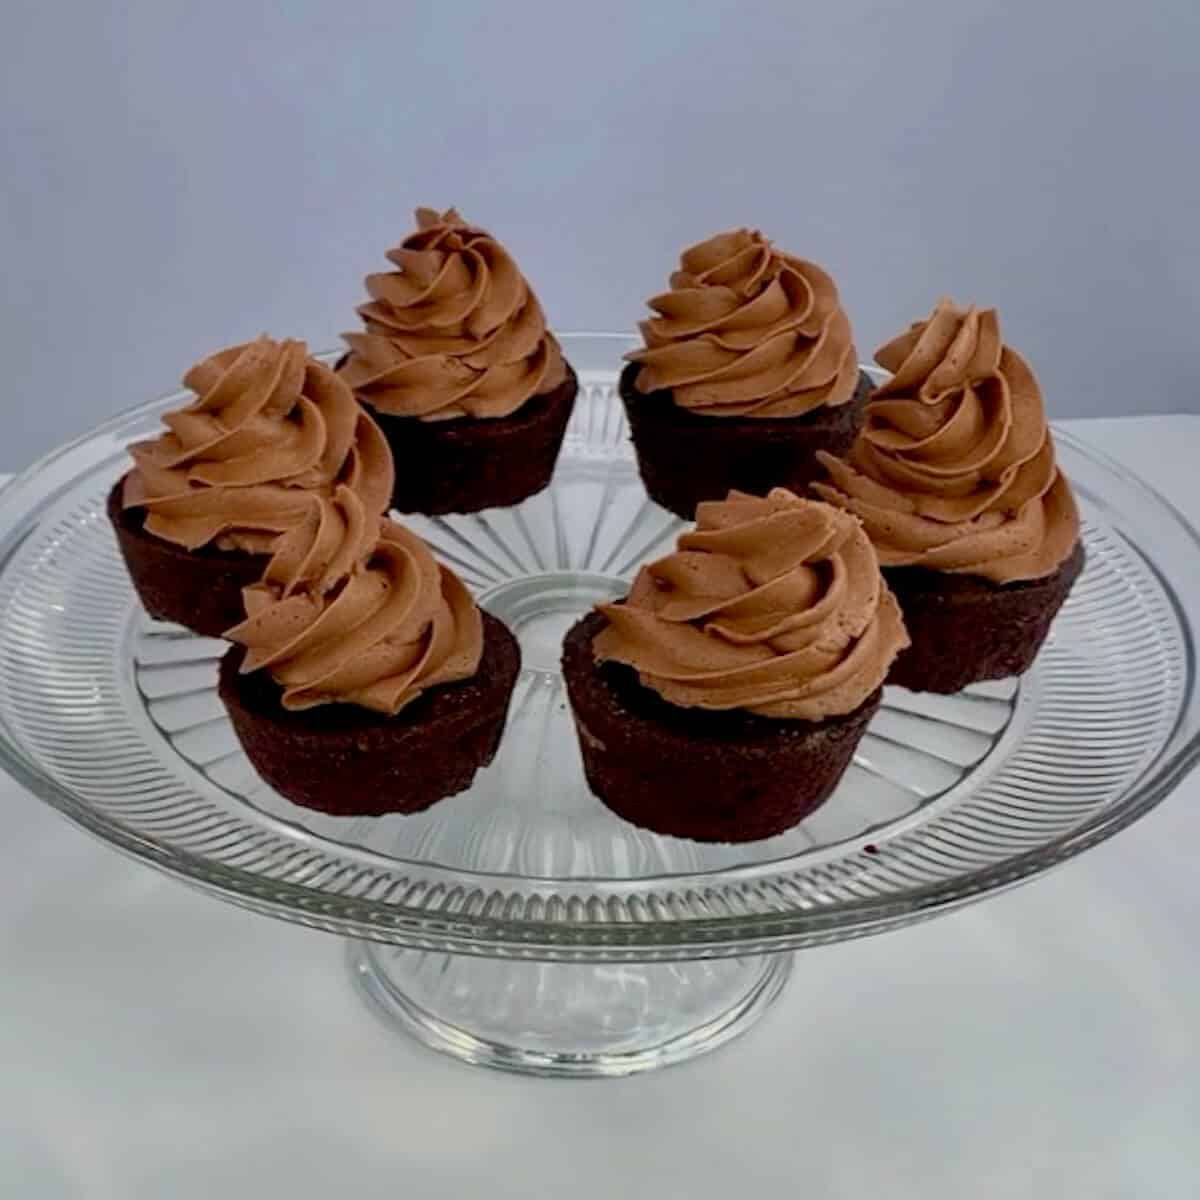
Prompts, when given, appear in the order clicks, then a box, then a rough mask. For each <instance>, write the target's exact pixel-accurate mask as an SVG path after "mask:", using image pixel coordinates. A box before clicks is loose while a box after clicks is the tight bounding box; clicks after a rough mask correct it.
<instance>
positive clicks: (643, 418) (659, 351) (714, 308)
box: [621, 229, 871, 519]
mask: <svg viewBox="0 0 1200 1200" xmlns="http://www.w3.org/2000/svg"><path fill="white" fill-rule="evenodd" d="M649 303H650V307H651V308H652V309H653V310H654V314H655V315H654V316H653V317H651V318H650V319H649V320H646V321H643V322H642V323H641V330H642V335H643V337H644V339H645V343H646V345H645V349H643V350H638V351H636V352H634V353H632V354H630V355H628V358H629V359H630V365H629V366H628V367H626V369H625V371H624V373H623V374H622V376H621V396H622V399H623V400H624V402H625V410H626V412H627V414H628V417H629V425H630V430H631V432H632V434H633V444H634V448H635V450H636V451H637V458H638V466H639V468H640V471H641V475H642V480H643V482H644V483H645V485H646V490H647V491H648V492H649V494H650V495H651V497H652V498H653V499H655V500H656V501H658V503H659V504H661V505H663V507H665V508H668V509H670V510H671V511H672V512H674V513H677V514H678V515H679V516H681V517H685V518H688V519H690V518H691V516H692V514H693V513H694V512H695V510H696V505H697V504H698V503H699V502H700V501H702V500H714V499H720V498H722V497H723V496H724V495H725V494H726V492H728V491H729V490H730V489H731V488H738V489H741V490H743V491H747V492H752V493H756V494H760V495H761V494H763V493H765V492H767V491H769V490H770V489H771V488H772V487H786V488H790V489H791V490H793V491H796V492H803V491H804V489H805V488H806V487H807V485H808V484H809V482H810V481H811V480H812V479H814V478H817V477H818V476H820V475H821V469H820V466H819V464H818V462H817V458H816V455H817V452H818V451H821V450H825V451H829V452H831V453H834V454H842V453H844V452H845V451H847V450H848V449H849V448H850V445H851V443H852V442H853V441H854V437H855V434H856V433H857V432H858V429H859V426H860V424H861V420H862V408H863V403H864V401H865V398H866V395H867V393H868V392H869V391H870V388H871V383H870V380H869V378H868V377H867V376H866V375H865V374H863V373H861V372H860V371H859V369H858V360H857V355H856V353H855V349H854V339H853V337H852V335H851V331H850V321H849V319H848V318H847V316H846V313H845V310H844V309H843V308H842V306H841V303H840V301H839V299H838V293H837V288H836V287H835V286H834V282H833V280H832V279H831V278H830V277H829V275H828V274H827V273H826V272H825V271H823V270H822V269H821V268H820V267H818V266H817V265H816V264H815V263H811V262H807V261H805V260H804V259H800V258H796V257H794V256H793V255H790V254H785V253H783V252H782V251H780V250H777V249H776V248H775V247H774V246H773V245H772V244H771V243H770V242H769V241H767V239H766V238H764V237H763V235H762V234H761V233H758V232H757V231H752V230H748V229H737V230H734V231H733V232H730V233H721V234H718V235H717V236H716V237H712V238H709V239H708V241H705V242H701V243H700V244H699V245H696V246H693V247H691V248H690V249H689V250H685V251H684V252H683V254H682V255H681V257H680V260H679V269H678V270H677V271H676V272H675V273H674V274H673V275H672V276H671V288H670V291H667V292H664V293H662V295H659V296H655V297H654V298H653V299H652V300H650V302H649Z"/></svg>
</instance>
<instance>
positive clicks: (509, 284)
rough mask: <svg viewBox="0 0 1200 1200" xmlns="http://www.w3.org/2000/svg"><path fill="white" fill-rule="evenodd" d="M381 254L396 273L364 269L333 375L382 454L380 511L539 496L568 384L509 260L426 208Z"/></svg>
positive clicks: (473, 231)
mask: <svg viewBox="0 0 1200 1200" xmlns="http://www.w3.org/2000/svg"><path fill="white" fill-rule="evenodd" d="M387 257H388V258H389V259H390V260H391V262H392V263H393V264H394V265H395V267H396V268H397V269H396V270H394V271H388V272H385V273H382V274H375V275H368V276H367V291H368V292H369V294H370V296H371V299H370V301H369V302H368V303H366V304H364V305H363V306H362V307H361V308H359V310H358V312H359V315H360V316H361V317H362V319H363V323H364V325H365V326H366V328H365V331H364V332H361V333H347V334H346V335H345V340H346V343H347V345H348V346H349V348H350V349H349V353H348V354H347V355H346V356H345V358H344V359H343V360H342V362H341V363H340V364H339V367H338V369H339V372H340V374H341V376H342V378H343V379H345V380H346V382H347V383H348V384H349V385H350V386H351V387H352V388H353V389H354V390H355V392H356V393H357V395H358V397H359V399H360V400H361V401H362V402H363V404H364V405H366V406H367V408H368V410H369V411H370V412H371V413H372V414H373V415H374V417H375V418H376V420H377V421H378V422H379V425H380V428H381V429H382V430H383V433H384V435H385V437H386V438H387V440H388V443H389V444H390V446H391V448H392V453H393V455H394V457H395V460H396V465H397V471H396V485H395V492H394V495H393V507H395V508H397V509H399V510H400V511H401V512H418V513H430V514H434V513H450V512H475V511H478V510H479V509H484V508H495V507H499V506H503V505H512V504H517V503H519V502H520V501H521V500H524V499H525V498H526V497H528V496H531V495H533V494H534V493H535V492H539V491H541V490H542V489H543V488H544V487H546V485H547V484H548V483H549V482H550V477H551V475H552V474H553V472H554V464H555V461H556V460H557V458H558V452H559V448H560V446H561V445H562V440H563V435H564V433H565V431H566V428H567V421H568V420H569V419H570V416H571V410H572V407H573V406H574V403H575V392H576V380H575V375H574V372H573V371H572V370H571V368H570V367H569V366H568V365H567V363H566V361H565V360H564V358H563V356H562V351H561V350H560V349H559V346H558V342H557V341H556V340H555V339H554V336H553V335H552V334H551V333H550V331H549V330H548V329H547V327H546V319H545V316H544V315H543V313H542V307H541V305H540V304H539V303H538V299H537V297H536V296H535V295H534V293H533V291H532V289H531V288H530V287H529V284H528V283H527V282H526V280H525V278H524V276H523V275H522V274H521V272H520V271H519V270H518V269H517V266H516V264H515V263H514V262H513V260H512V257H511V256H510V255H509V253H508V252H507V251H506V250H505V249H504V247H503V246H501V245H500V243H499V242H497V241H496V239H495V238H493V237H492V236H491V235H490V234H488V233H486V232H484V231H483V230H482V229H479V228H477V227H475V226H473V225H468V224H467V223H466V222H465V221H464V220H463V219H462V218H461V217H460V216H459V215H458V213H457V212H455V211H454V209H450V210H448V211H447V212H445V213H440V214H439V213H437V212H435V211H434V210H432V209H427V208H421V209H418V210H417V231H416V232H415V233H412V234H410V235H409V236H408V237H407V238H405V239H404V241H403V242H402V243H401V244H400V246H399V247H397V248H396V249H395V250H392V251H390V252H389V253H388V256H387Z"/></svg>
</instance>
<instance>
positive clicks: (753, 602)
mask: <svg viewBox="0 0 1200 1200" xmlns="http://www.w3.org/2000/svg"><path fill="white" fill-rule="evenodd" d="M696 519H697V526H696V530H695V531H694V532H693V533H687V534H684V535H683V536H682V537H681V538H680V539H679V543H678V549H677V550H676V552H675V553H674V554H671V555H668V556H667V557H666V558H664V559H661V560H659V561H658V562H655V563H651V564H650V565H649V566H646V567H643V568H642V570H641V571H640V572H639V574H638V577H637V579H636V580H635V582H634V585H633V589H632V591H631V592H630V593H629V597H628V599H627V600H626V601H625V602H624V603H623V604H608V605H602V606H601V611H602V612H603V613H604V615H605V616H606V617H607V618H608V620H609V625H608V627H607V628H605V629H604V630H602V631H601V632H600V633H599V634H597V635H596V638H595V640H594V642H593V648H594V652H595V656H596V660H597V661H598V662H604V661H608V660H611V661H615V662H620V663H625V664H626V665H628V666H630V667H633V668H634V669H635V670H636V671H637V673H638V677H639V678H640V679H641V681H642V683H643V684H645V685H646V686H647V687H649V688H652V689H653V690H654V691H656V692H658V694H659V695H660V696H662V697H663V699H664V700H667V701H669V702H670V703H672V704H676V705H679V706H680V707H684V708H689V707H691V708H707V709H733V708H740V709H746V710H748V711H749V712H752V713H758V714H760V715H762V716H766V717H782V718H792V719H797V720H805V721H819V720H823V719H824V718H827V717H832V716H841V715H845V714H846V713H850V712H853V711H854V710H855V709H856V708H858V707H859V706H860V705H861V704H863V703H864V701H866V700H867V699H868V698H869V697H870V696H871V695H872V694H873V693H874V692H875V691H876V689H877V688H879V686H880V685H881V684H882V683H883V681H884V678H885V676H886V675H887V673H888V668H889V667H890V666H891V663H892V659H893V658H895V656H896V655H897V654H898V653H899V652H900V651H901V650H902V649H904V647H905V646H907V645H908V636H907V634H906V633H905V630H904V625H903V622H902V621H901V619H900V610H899V608H898V606H897V604H896V600H895V598H894V597H893V596H892V594H891V592H890V591H889V590H888V588H887V586H886V584H885V583H884V582H883V579H882V577H881V576H880V573H879V566H878V563H877V562H876V559H875V552H874V550H872V548H871V543H870V542H869V541H868V540H867V537H866V534H865V533H864V532H863V530H862V527H861V526H860V525H859V523H858V521H856V520H855V519H854V518H853V517H850V516H848V515H847V514H846V513H844V512H841V511H840V510H839V509H836V508H832V507H830V506H829V505H827V504H821V503H819V502H818V501H815V500H801V499H800V498H799V497H797V496H795V495H793V493H791V492H789V491H787V490H785V489H783V488H775V489H774V490H773V491H772V492H771V493H770V494H769V495H768V496H766V497H765V498H763V497H758V496H748V495H746V494H744V493H742V492H736V491H734V492H730V493H729V496H728V498H727V499H725V500H712V501H706V502H704V503H702V504H701V505H700V506H699V507H698V509H697V510H696Z"/></svg>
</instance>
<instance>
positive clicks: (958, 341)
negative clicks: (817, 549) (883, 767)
mask: <svg viewBox="0 0 1200 1200" xmlns="http://www.w3.org/2000/svg"><path fill="white" fill-rule="evenodd" d="M876 359H877V361H878V362H879V365H880V366H882V367H886V368H887V369H888V370H889V371H891V372H892V377H891V379H889V380H888V382H887V383H885V384H883V385H882V386H881V387H880V388H879V389H878V390H877V391H876V392H875V394H874V396H873V397H872V400H871V403H870V404H869V405H868V407H867V420H866V426H865V428H864V430H863V433H862V436H861V437H860V438H859V440H858V441H857V442H856V443H855V445H854V447H853V449H852V450H851V451H850V452H849V454H848V455H847V456H846V457H845V458H844V459H838V458H836V457H833V456H823V462H824V465H825V467H826V468H827V470H828V473H829V475H828V480H827V482H824V483H818V484H816V485H814V490H815V491H816V492H817V493H818V494H819V495H820V496H822V497H823V498H824V499H826V500H828V501H829V502H830V503H831V504H836V505H838V506H840V507H841V508H844V509H845V510H846V511H848V512H851V513H853V514H854V515H855V516H857V517H858V518H859V519H860V520H861V521H862V523H863V526H864V527H865V529H866V531H867V534H868V535H869V536H870V538H871V541H872V543H873V544H874V546H875V549H876V552H877V553H878V555H879V561H880V563H881V565H882V567H883V573H884V577H885V578H886V579H887V581H888V585H889V586H890V587H891V589H892V590H893V591H894V592H895V593H896V597H897V599H898V600H899V602H900V606H901V608H902V609H903V610H904V620H905V623H906V625H907V626H908V631H909V635H910V637H911V639H912V646H911V648H910V649H908V650H907V651H906V652H905V653H904V654H902V655H900V657H899V658H898V659H897V660H896V664H895V667H894V668H893V670H892V675H891V679H890V682H893V683H897V684H900V685H901V686H903V687H907V688H912V689H914V690H916V691H930V692H956V691H958V690H960V689H961V688H964V687H966V686H968V685H969V684H971V683H975V682H978V681H980V680H985V679H1002V678H1004V677H1006V676H1009V675H1019V674H1021V672H1023V671H1025V670H1027V669H1028V668H1029V666H1030V665H1031V664H1032V663H1033V660H1034V658H1035V657H1036V656H1037V653H1038V650H1039V649H1040V648H1041V646H1042V643H1043V642H1044V641H1045V639H1046V636H1047V634H1048V633H1049V630H1050V624H1051V622H1052V620H1053V619H1054V615H1055V614H1056V613H1057V612H1058V610H1059V608H1060V607H1061V606H1062V604H1063V601H1064V600H1065V599H1066V598H1067V594H1068V593H1069V592H1070V590H1071V586H1072V585H1073V584H1074V582H1075V580H1076V579H1077V578H1078V576H1079V573H1080V571H1081V570H1082V569H1083V563H1084V552H1083V545H1082V543H1081V542H1080V538H1079V513H1078V510H1077V508H1076V504H1075V497H1074V495H1073V494H1072V492H1071V487H1070V485H1069V484H1068V482H1067V480H1066V478H1065V477H1064V476H1063V473H1062V471H1061V470H1059V468H1058V463H1057V461H1056V459H1055V453H1054V439H1053V437H1052V436H1051V434H1050V430H1049V428H1048V427H1047V425H1046V414H1045V410H1044V407H1043V404H1042V393H1041V389H1040V388H1039V387H1038V383H1037V380H1036V379H1035V378H1034V374H1033V371H1032V370H1031V369H1030V367H1029V364H1028V363H1027V362H1026V361H1025V360H1024V359H1023V358H1022V357H1021V356H1020V355H1019V354H1018V353H1017V352H1016V351H1015V350H1013V349H1011V348H1010V347H1009V346H1006V345H1004V343H1003V340H1002V338H1001V334H1000V321H999V318H998V316H997V315H996V310H995V309H990V308H989V309H979V308H975V307H974V306H972V307H970V308H966V309H963V308H959V307H958V306H956V305H955V304H953V303H952V302H951V301H949V300H942V301H940V302H939V303H938V305H937V307H936V308H934V310H933V312H932V313H931V314H930V315H929V317H928V318H926V319H925V320H924V321H919V322H917V323H916V324H914V325H913V326H912V327H911V328H910V329H909V330H908V331H907V332H906V333H903V334H901V335H900V337H898V338H896V339H895V340H893V341H891V342H888V343H887V344H886V345H885V346H883V347H882V348H881V349H880V350H879V351H878V352H877V354H876Z"/></svg>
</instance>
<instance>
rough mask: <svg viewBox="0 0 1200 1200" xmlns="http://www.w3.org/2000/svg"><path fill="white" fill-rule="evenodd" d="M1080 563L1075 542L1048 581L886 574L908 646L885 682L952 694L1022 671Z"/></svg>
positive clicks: (916, 570)
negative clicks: (996, 580)
mask: <svg viewBox="0 0 1200 1200" xmlns="http://www.w3.org/2000/svg"><path fill="white" fill-rule="evenodd" d="M1084 558H1085V556H1084V552H1083V544H1082V543H1076V546H1075V549H1074V550H1073V551H1072V552H1071V555H1070V557H1069V558H1067V560H1066V561H1065V562H1064V563H1063V564H1062V566H1060V567H1059V568H1058V570H1057V571H1055V572H1054V574H1053V575H1047V576H1046V577H1045V578H1044V579H1034V580H1030V581H1028V582H1021V583H1008V584H996V583H992V582H990V581H989V580H986V579H980V578H978V577H976V576H972V575H948V574H945V573H944V572H941V571H928V570H925V569H924V568H923V567H885V568H884V570H883V577H884V579H886V580H887V583H888V586H889V587H890V588H891V589H892V591H893V592H894V593H895V595H896V599H897V600H898V601H899V603H900V608H901V609H902V611H903V613H904V624H905V625H906V626H907V628H908V635H909V637H910V638H911V640H912V645H911V646H909V648H908V649H907V650H904V651H901V653H900V654H899V656H898V657H897V658H896V661H895V662H894V663H893V664H892V669H891V672H890V674H889V675H888V679H887V681H888V683H892V684H896V685H898V686H899V687H904V688H908V689H909V690H910V691H914V692H941V693H950V692H959V691H962V689H963V688H965V687H968V686H969V685H970V684H972V683H980V682H982V681H983V680H986V679H1007V678H1008V677H1009V676H1010V675H1020V674H1022V673H1023V672H1025V671H1027V670H1028V669H1029V667H1030V666H1032V665H1033V660H1034V659H1035V658H1036V657H1037V653H1038V651H1039V650H1040V649H1041V646H1042V643H1043V642H1044V641H1045V640H1046V635H1047V634H1048V633H1049V632H1050V623H1051V622H1052V621H1053V620H1054V616H1055V614H1056V613H1057V612H1058V610H1059V609H1060V608H1061V607H1062V604H1063V601H1064V600H1066V598H1067V593H1068V592H1070V590H1071V586H1072V584H1074V582H1075V580H1076V579H1077V578H1078V577H1079V573H1080V572H1081V571H1082V570H1083V564H1084Z"/></svg>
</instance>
